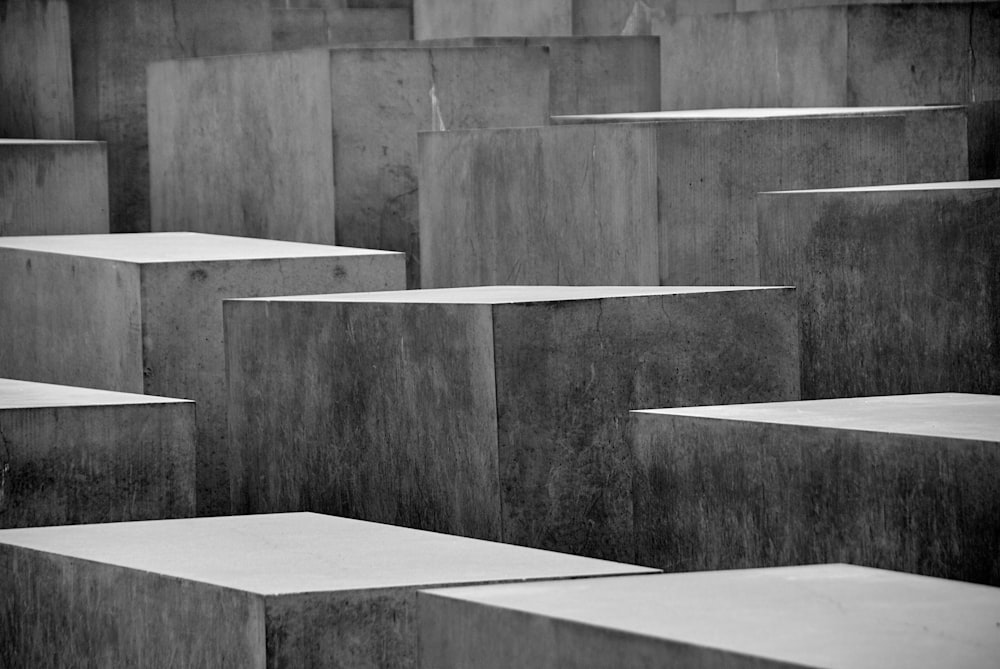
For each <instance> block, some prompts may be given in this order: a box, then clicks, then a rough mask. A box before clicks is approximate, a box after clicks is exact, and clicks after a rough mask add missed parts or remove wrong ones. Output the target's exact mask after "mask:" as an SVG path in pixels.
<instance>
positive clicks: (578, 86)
mask: <svg viewBox="0 0 1000 669" xmlns="http://www.w3.org/2000/svg"><path fill="white" fill-rule="evenodd" d="M549 48H550V50H551V53H552V73H551V75H550V78H551V94H550V97H551V99H550V108H551V113H552V115H553V116H556V115H560V114H606V113H613V112H617V111H635V112H639V111H657V110H659V109H660V47H659V38H657V37H628V38H625V37H620V38H607V37H606V38H602V39H582V38H579V39H574V40H568V39H553V40H551V42H550V43H549ZM585 110H593V111H585Z"/></svg>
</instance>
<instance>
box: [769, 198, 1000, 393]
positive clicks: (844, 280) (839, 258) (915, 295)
mask: <svg viewBox="0 0 1000 669" xmlns="http://www.w3.org/2000/svg"><path fill="white" fill-rule="evenodd" d="M757 221H758V226H759V229H760V251H761V273H760V281H761V283H763V284H767V285H772V284H773V282H779V283H781V284H788V285H794V286H796V287H797V290H796V295H797V297H798V299H799V303H800V307H801V315H802V396H803V397H804V398H806V399H817V398H826V397H851V396H857V395H888V394H897V393H912V392H940V391H964V392H973V393H989V394H1000V348H998V345H997V338H996V333H997V323H998V311H997V310H998V304H1000V283H998V277H997V267H998V266H1000V225H998V223H1000V182H997V181H979V182H967V183H956V184H938V185H934V186H922V185H913V186H909V187H894V188H866V189H843V190H836V189H833V190H817V191H805V192H790V193H765V194H761V195H759V196H758V200H757Z"/></svg>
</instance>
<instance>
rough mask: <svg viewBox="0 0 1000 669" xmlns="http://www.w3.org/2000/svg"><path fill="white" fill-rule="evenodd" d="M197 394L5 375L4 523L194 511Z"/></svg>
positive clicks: (0, 484)
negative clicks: (155, 393) (167, 394)
mask: <svg viewBox="0 0 1000 669" xmlns="http://www.w3.org/2000/svg"><path fill="white" fill-rule="evenodd" d="M194 463H195V408H194V403H193V402H188V401H184V400H174V399H168V398H163V397H151V396H148V395H133V394H130V393H116V392H110V391H106V390H91V389H89V388H76V387H71V386H56V385H50V384H47V383H33V382H30V381H16V380H13V379H0V527H2V528H9V527H33V526H37V525H67V524H76V523H105V522H111V521H119V520H151V519H161V518H183V517H186V516H191V515H194V511H195V491H194V467H195V464H194Z"/></svg>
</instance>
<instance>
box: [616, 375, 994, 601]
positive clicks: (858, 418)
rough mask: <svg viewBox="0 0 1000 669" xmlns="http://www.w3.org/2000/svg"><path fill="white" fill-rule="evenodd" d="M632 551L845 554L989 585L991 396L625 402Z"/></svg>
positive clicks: (754, 561)
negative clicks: (656, 406) (647, 407)
mask: <svg viewBox="0 0 1000 669" xmlns="http://www.w3.org/2000/svg"><path fill="white" fill-rule="evenodd" d="M631 423H632V424H631V439H632V449H633V455H634V457H635V461H634V466H635V475H634V479H633V482H634V493H635V527H636V545H637V553H636V560H637V562H639V563H641V564H648V565H652V566H657V565H659V566H661V567H665V568H666V567H669V569H670V570H671V571H691V570H695V571H696V570H704V569H733V568H739V567H772V566H785V565H795V564H810V563H816V562H840V561H842V562H849V563H851V564H857V565H864V566H869V567H881V568H885V569H893V570H897V571H905V572H911V573H918V574H923V575H925V576H937V577H941V578H947V579H957V580H963V581H973V582H978V583H985V584H989V585H994V586H996V585H1000V563H998V562H997V559H996V556H997V554H998V551H1000V495H998V494H997V493H998V484H997V473H998V472H1000V397H996V396H992V395H966V394H927V395H894V396H888V397H864V398H848V399H832V400H815V401H804V402H775V403H771V404H751V405H744V406H728V407H720V406H714V407H711V406H705V407H693V408H683V409H664V410H653V411H634V412H632V419H631Z"/></svg>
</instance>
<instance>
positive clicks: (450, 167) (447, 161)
mask: <svg viewBox="0 0 1000 669" xmlns="http://www.w3.org/2000/svg"><path fill="white" fill-rule="evenodd" d="M421 141H422V143H423V146H422V149H421V174H420V178H421V185H422V189H421V195H420V207H421V211H420V218H421V254H422V256H423V258H424V261H423V272H422V281H423V285H424V287H428V288H429V287H445V286H469V285H492V284H522V285H523V284H552V285H656V284H657V282H658V276H657V269H656V265H657V256H656V254H657V251H656V248H655V247H656V245H657V230H656V211H657V209H656V199H655V198H656V194H655V190H656V181H655V173H654V170H655V162H656V157H655V156H656V144H655V137H654V130H653V128H651V127H649V126H644V125H634V124H628V125H605V126H601V127H597V126H561V127H547V128H526V129H519V130H500V131H495V132H463V133H433V134H426V135H422V136H421Z"/></svg>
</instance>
